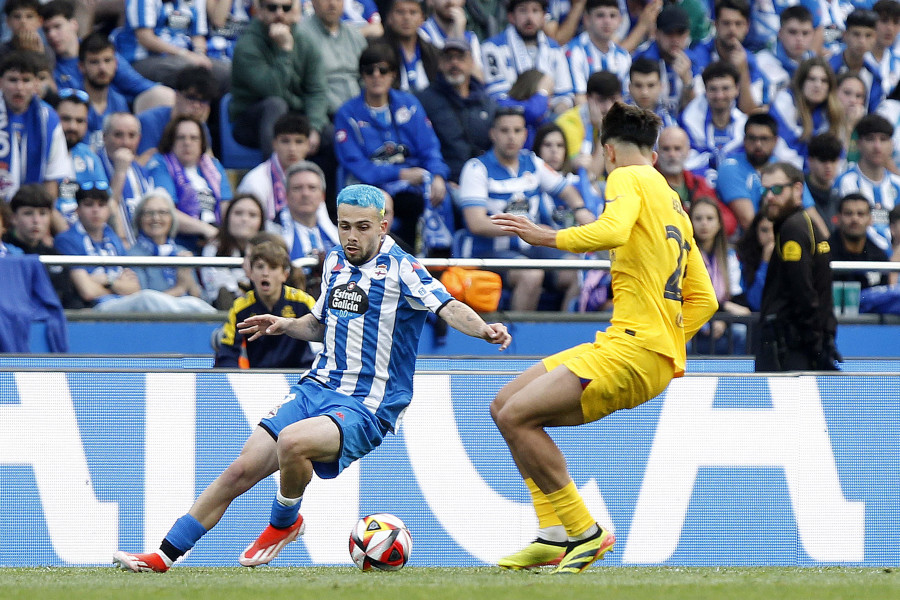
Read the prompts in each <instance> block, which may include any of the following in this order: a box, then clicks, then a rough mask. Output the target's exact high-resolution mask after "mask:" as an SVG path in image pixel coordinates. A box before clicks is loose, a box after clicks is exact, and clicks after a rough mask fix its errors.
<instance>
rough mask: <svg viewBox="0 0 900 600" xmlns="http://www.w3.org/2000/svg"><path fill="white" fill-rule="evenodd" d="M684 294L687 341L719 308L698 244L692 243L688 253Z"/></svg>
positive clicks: (685, 335) (685, 336)
mask: <svg viewBox="0 0 900 600" xmlns="http://www.w3.org/2000/svg"><path fill="white" fill-rule="evenodd" d="M682 295H683V297H684V304H683V305H682V309H681V312H682V315H683V320H684V341H685V342H687V341H688V340H690V339H691V338H692V337H694V334H695V333H697V332H698V331H699V330H700V328H701V327H703V325H704V324H705V323H706V322H707V321H709V318H710V317H712V316H713V314H714V313H715V312H716V311H717V310H718V309H719V301H718V300H717V299H716V290H715V289H714V288H713V285H712V281H711V280H710V278H709V272H708V271H707V270H706V265H705V264H704V263H703V258H701V256H700V250H699V249H698V248H697V244H692V245H691V250H690V251H689V252H688V255H687V268H686V269H685V272H684V284H683V286H682Z"/></svg>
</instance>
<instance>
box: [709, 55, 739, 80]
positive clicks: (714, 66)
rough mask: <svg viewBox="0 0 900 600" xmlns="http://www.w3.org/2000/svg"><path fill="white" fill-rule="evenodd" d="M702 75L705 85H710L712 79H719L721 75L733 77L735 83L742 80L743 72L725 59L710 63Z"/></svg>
mask: <svg viewBox="0 0 900 600" xmlns="http://www.w3.org/2000/svg"><path fill="white" fill-rule="evenodd" d="M700 77H701V78H702V79H703V85H708V84H709V82H710V81H712V80H713V79H719V78H720V77H731V78H732V79H733V80H734V84H735V85H737V84H738V82H739V81H740V80H741V74H740V73H739V72H738V70H737V67H735V66H734V65H733V64H731V63H730V62H725V61H724V60H717V61H716V62H713V63H709V64H708V65H707V66H706V68H705V69H703V73H702V74H701V76H700Z"/></svg>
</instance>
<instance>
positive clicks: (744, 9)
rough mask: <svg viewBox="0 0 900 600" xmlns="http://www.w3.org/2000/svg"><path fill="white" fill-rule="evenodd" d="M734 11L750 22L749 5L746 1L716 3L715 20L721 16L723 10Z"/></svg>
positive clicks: (731, 0)
mask: <svg viewBox="0 0 900 600" xmlns="http://www.w3.org/2000/svg"><path fill="white" fill-rule="evenodd" d="M726 8H727V9H729V10H736V11H737V12H739V13H741V16H742V17H744V18H745V19H747V20H748V21H749V20H750V3H749V2H748V1H747V0H719V1H718V2H716V9H715V13H716V19H717V20H718V18H719V16H720V15H721V14H722V10H723V9H726Z"/></svg>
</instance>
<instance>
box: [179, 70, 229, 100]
mask: <svg viewBox="0 0 900 600" xmlns="http://www.w3.org/2000/svg"><path fill="white" fill-rule="evenodd" d="M174 83H175V85H174V86H173V87H174V88H175V91H176V92H181V93H184V92H189V91H192V90H193V91H194V92H195V93H196V94H197V95H198V96H200V97H201V98H202V99H203V100H206V101H207V102H211V101H212V100H213V98H215V97H216V94H217V93H218V91H219V84H218V83H216V78H215V77H213V74H212V71H210V70H209V69H207V68H206V67H200V66H190V67H185V68H183V69H181V70H180V71H178V75H176V76H175V82H174Z"/></svg>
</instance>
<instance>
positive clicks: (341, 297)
mask: <svg viewBox="0 0 900 600" xmlns="http://www.w3.org/2000/svg"><path fill="white" fill-rule="evenodd" d="M328 308H329V309H330V310H331V311H333V312H335V313H337V315H338V317H341V318H344V319H347V318H349V319H354V318H356V317H358V316H360V315H363V314H365V313H366V311H367V310H369V297H368V296H367V295H366V292H365V291H364V290H363V289H362V288H360V287H359V286H358V285H356V282H355V281H350V282H348V283H346V284H344V285H339V286H336V287H335V288H333V289H332V290H331V293H330V294H329V296H328Z"/></svg>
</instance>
